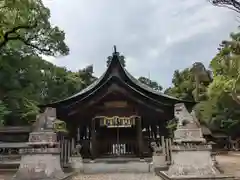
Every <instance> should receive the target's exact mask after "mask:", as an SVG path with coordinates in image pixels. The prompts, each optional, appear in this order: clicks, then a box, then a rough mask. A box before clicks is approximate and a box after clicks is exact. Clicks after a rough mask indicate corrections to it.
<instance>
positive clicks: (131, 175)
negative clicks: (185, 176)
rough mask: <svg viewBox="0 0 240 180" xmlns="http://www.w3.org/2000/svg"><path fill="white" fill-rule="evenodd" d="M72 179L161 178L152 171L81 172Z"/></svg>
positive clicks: (144, 179) (133, 179)
mask: <svg viewBox="0 0 240 180" xmlns="http://www.w3.org/2000/svg"><path fill="white" fill-rule="evenodd" d="M72 180H161V178H160V177H158V176H155V175H154V174H153V173H109V174H89V175H87V174H81V175H78V176H76V177H74V178H73V179H72Z"/></svg>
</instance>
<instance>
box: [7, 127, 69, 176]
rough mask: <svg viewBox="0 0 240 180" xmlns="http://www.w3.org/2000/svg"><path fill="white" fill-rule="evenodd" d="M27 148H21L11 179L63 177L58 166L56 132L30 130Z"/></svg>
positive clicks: (58, 156)
mask: <svg viewBox="0 0 240 180" xmlns="http://www.w3.org/2000/svg"><path fill="white" fill-rule="evenodd" d="M28 145H29V148H27V149H23V150H21V154H22V158H21V162H20V167H19V169H18V171H17V173H16V174H15V175H14V177H13V178H12V179H13V180H57V179H63V178H65V177H66V176H65V174H64V172H63V171H62V168H61V166H60V155H59V148H58V146H57V145H58V144H57V137H56V133H54V132H52V131H42V132H32V133H30V136H29V143H28Z"/></svg>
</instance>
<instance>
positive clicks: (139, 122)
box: [136, 117, 143, 157]
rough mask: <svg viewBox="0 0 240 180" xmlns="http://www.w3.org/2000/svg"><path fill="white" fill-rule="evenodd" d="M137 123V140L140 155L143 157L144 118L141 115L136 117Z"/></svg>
mask: <svg viewBox="0 0 240 180" xmlns="http://www.w3.org/2000/svg"><path fill="white" fill-rule="evenodd" d="M136 121H137V122H136V125H137V142H138V155H139V157H142V155H143V135H142V120H141V117H137V118H136Z"/></svg>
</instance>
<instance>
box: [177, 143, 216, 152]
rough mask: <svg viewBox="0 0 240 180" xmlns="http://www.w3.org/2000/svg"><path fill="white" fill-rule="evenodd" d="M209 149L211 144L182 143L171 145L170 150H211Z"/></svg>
mask: <svg viewBox="0 0 240 180" xmlns="http://www.w3.org/2000/svg"><path fill="white" fill-rule="evenodd" d="M211 149H212V146H211V145H208V144H183V145H181V146H179V145H173V146H172V151H206V150H209V151H211Z"/></svg>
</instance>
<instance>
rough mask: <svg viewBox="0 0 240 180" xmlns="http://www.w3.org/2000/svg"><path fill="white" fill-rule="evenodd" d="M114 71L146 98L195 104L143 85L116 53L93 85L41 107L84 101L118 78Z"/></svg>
mask: <svg viewBox="0 0 240 180" xmlns="http://www.w3.org/2000/svg"><path fill="white" fill-rule="evenodd" d="M114 69H118V74H119V76H118V78H120V79H121V80H122V81H124V82H126V83H127V84H129V86H131V88H134V87H135V88H137V89H138V90H137V91H138V92H140V91H141V93H143V94H145V95H146V96H149V97H151V99H152V98H153V99H155V98H157V99H161V98H164V99H165V100H166V101H168V100H169V101H172V103H178V102H183V103H188V104H192V105H194V104H195V102H189V101H184V100H180V99H177V98H175V97H172V96H168V95H166V94H164V93H162V92H159V91H156V90H154V89H152V88H150V87H149V86H147V85H145V84H143V83H141V82H140V81H138V80H137V79H136V78H134V77H133V76H132V75H131V74H130V73H129V72H128V71H127V70H126V69H125V68H124V67H123V66H122V64H121V63H120V56H119V53H118V52H114V53H113V56H112V58H111V62H110V64H109V66H108V68H107V70H106V71H105V72H104V73H103V75H102V76H101V77H100V78H98V79H97V80H96V81H94V82H93V83H92V84H91V85H89V86H88V87H86V88H84V89H83V90H81V91H80V92H78V93H76V94H74V95H72V96H70V97H68V98H66V99H63V100H60V101H57V102H54V103H51V104H47V105H43V106H40V107H46V106H57V105H59V104H64V103H68V102H71V101H79V100H81V99H83V98H84V97H86V96H88V95H89V94H91V93H92V92H94V91H96V89H99V87H101V85H102V84H104V83H106V82H107V81H108V80H109V79H111V76H116V74H114ZM130 84H132V85H134V87H132V85H130ZM172 103H171V104H172Z"/></svg>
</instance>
